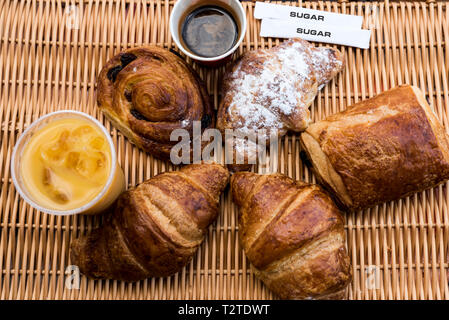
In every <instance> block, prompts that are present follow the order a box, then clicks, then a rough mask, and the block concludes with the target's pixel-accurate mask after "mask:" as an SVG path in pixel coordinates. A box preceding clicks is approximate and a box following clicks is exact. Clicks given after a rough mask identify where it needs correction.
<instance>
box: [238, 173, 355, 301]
mask: <svg viewBox="0 0 449 320" xmlns="http://www.w3.org/2000/svg"><path fill="white" fill-rule="evenodd" d="M231 190H232V197H233V199H234V202H235V203H236V204H237V205H238V207H239V209H240V210H239V236H240V241H241V244H242V246H243V249H244V251H245V253H246V256H247V257H248V259H249V261H250V262H251V264H252V265H253V267H254V268H255V274H256V275H257V276H258V277H259V278H260V279H261V280H262V281H263V282H264V283H265V284H266V285H267V287H268V288H269V289H271V290H273V292H275V293H276V294H277V295H279V296H280V297H281V298H283V299H338V298H343V297H344V293H345V288H346V286H347V285H348V284H349V282H350V281H351V278H352V276H351V267H350V262H349V257H348V254H347V251H346V248H345V231H344V222H343V216H342V214H341V212H340V211H339V210H338V208H337V207H336V206H335V204H334V203H333V202H332V200H331V198H330V197H329V196H328V195H327V194H326V193H325V192H324V191H323V190H322V189H321V188H320V187H319V186H318V185H311V184H307V183H302V182H295V181H294V180H292V179H290V178H289V177H287V176H284V175H281V174H272V175H258V174H255V173H250V172H238V173H235V174H234V175H233V176H232V177H231Z"/></svg>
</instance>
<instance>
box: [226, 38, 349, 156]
mask: <svg viewBox="0 0 449 320" xmlns="http://www.w3.org/2000/svg"><path fill="white" fill-rule="evenodd" d="M331 51H332V49H327V48H324V47H323V48H315V47H314V46H313V45H311V44H309V43H308V42H306V41H303V40H300V39H294V40H293V39H292V40H288V41H285V42H284V43H282V44H281V45H279V46H277V47H273V48H271V49H266V50H258V51H253V52H250V53H248V54H247V56H244V58H242V60H241V61H240V62H239V63H238V65H237V66H236V68H235V69H234V71H233V72H232V73H231V74H230V75H229V77H228V79H227V81H228V83H227V88H228V89H227V91H226V92H225V97H224V99H225V101H228V103H227V106H226V107H227V113H228V115H227V116H228V120H227V128H232V129H234V130H235V131H237V132H238V133H240V134H243V135H247V134H249V133H250V132H252V131H254V130H258V129H268V130H267V135H268V134H269V132H270V131H269V130H270V129H278V130H279V131H278V132H281V134H282V132H285V131H287V130H294V131H302V130H304V129H305V128H306V127H307V124H308V122H309V121H310V119H309V111H308V107H309V105H310V103H311V102H312V101H313V99H314V97H315V96H316V93H317V87H318V86H323V85H324V84H325V82H327V81H328V80H330V79H328V78H330V75H331V74H332V72H334V71H335V70H336V69H338V66H341V65H342V62H341V61H339V60H338V59H336V57H335V55H334V54H333V53H331ZM337 62H338V63H340V65H338V63H337ZM337 71H338V70H337ZM332 76H333V75H332ZM226 98H230V99H226ZM222 129H223V128H222ZM243 147H244V144H243V143H242V142H240V144H239V145H238V146H236V151H237V152H242V149H244V148H243ZM249 149H253V148H249Z"/></svg>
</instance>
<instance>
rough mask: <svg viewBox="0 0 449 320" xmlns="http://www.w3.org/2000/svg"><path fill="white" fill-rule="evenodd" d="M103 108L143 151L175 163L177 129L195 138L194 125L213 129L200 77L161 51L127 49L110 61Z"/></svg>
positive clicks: (102, 80)
mask: <svg viewBox="0 0 449 320" xmlns="http://www.w3.org/2000/svg"><path fill="white" fill-rule="evenodd" d="M97 100H98V106H99V107H100V109H101V110H102V111H103V112H104V113H105V115H106V116H107V117H108V118H109V119H110V120H111V121H112V123H113V124H114V125H115V126H116V127H117V128H119V129H120V131H121V132H122V133H123V134H124V135H125V136H127V137H128V139H130V140H131V141H132V142H133V143H134V144H135V145H137V146H138V147H139V148H141V149H143V150H145V151H146V152H148V153H151V154H152V155H154V156H155V157H157V158H160V159H170V150H171V147H172V146H173V145H175V144H176V143H177V141H170V134H171V133H172V131H173V130H175V129H186V130H189V131H190V134H191V136H192V126H193V121H201V127H202V130H204V129H206V128H208V127H213V126H214V124H215V117H214V113H213V108H212V106H211V104H210V101H209V97H208V95H207V93H206V89H205V88H204V86H203V84H202V82H201V81H200V79H199V78H198V76H197V75H196V74H195V72H194V71H193V70H192V69H191V68H190V67H189V66H188V65H187V64H186V63H185V62H184V60H182V59H181V58H179V57H178V56H176V55H175V54H173V53H171V52H169V51H167V50H164V49H162V48H159V47H154V46H147V47H139V48H131V49H127V50H125V51H123V52H121V53H119V54H118V55H116V56H115V57H113V58H112V59H111V60H109V61H108V62H107V63H106V65H105V66H104V67H103V69H102V70H101V72H100V75H99V78H98V96H97Z"/></svg>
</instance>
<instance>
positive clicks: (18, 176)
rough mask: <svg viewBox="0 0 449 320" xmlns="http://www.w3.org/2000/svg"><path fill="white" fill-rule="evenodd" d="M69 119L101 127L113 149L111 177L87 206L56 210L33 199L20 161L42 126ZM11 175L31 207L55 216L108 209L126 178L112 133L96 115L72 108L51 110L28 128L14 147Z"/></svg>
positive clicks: (109, 176) (123, 188)
mask: <svg viewBox="0 0 449 320" xmlns="http://www.w3.org/2000/svg"><path fill="white" fill-rule="evenodd" d="M67 118H78V119H79V118H81V119H84V120H88V121H89V122H90V123H92V124H93V125H94V126H96V127H98V128H99V129H100V130H101V131H102V132H103V134H104V137H105V138H106V141H107V142H108V145H109V151H110V152H111V161H112V163H111V171H110V172H109V175H108V179H107V181H106V184H105V186H104V187H103V189H102V190H101V191H100V193H99V194H98V195H97V196H95V198H93V199H92V200H91V201H89V202H88V203H86V204H85V205H83V206H81V207H79V208H75V209H71V210H54V209H51V208H46V207H43V206H41V205H40V204H39V199H34V198H33V196H32V194H31V193H30V192H29V191H28V190H27V187H26V185H25V183H24V182H23V180H24V177H22V173H21V160H22V154H23V151H24V149H25V147H26V145H27V143H28V142H29V141H30V139H31V137H32V136H33V135H34V134H35V133H36V132H38V131H39V129H41V128H43V127H44V126H46V125H47V124H48V123H50V122H52V121H54V120H59V119H67ZM11 175H12V181H13V183H14V186H15V187H16V189H17V191H18V192H19V194H20V195H21V196H22V198H23V199H24V200H25V201H26V202H27V203H29V204H30V205H31V206H32V207H34V208H35V209H37V210H39V211H43V212H45V213H49V214H54V215H72V214H78V213H82V214H97V213H100V212H102V211H104V210H105V209H107V208H108V207H109V206H110V205H111V204H112V203H113V202H114V201H115V200H116V199H117V197H118V196H119V195H120V194H121V193H122V192H123V191H124V190H125V177H124V175H123V171H122V168H120V165H119V164H118V161H117V154H116V152H115V146H114V144H113V142H112V138H111V136H110V135H109V133H108V131H107V130H106V128H105V127H104V126H103V125H102V124H101V123H100V122H99V121H98V120H96V119H95V118H93V117H91V116H90V115H88V114H86V113H83V112H79V111H72V110H62V111H56V112H52V113H49V114H47V115H45V116H43V117H41V118H39V119H38V120H36V121H35V122H33V123H32V124H31V125H30V127H29V128H27V129H26V130H25V131H24V132H23V134H22V135H21V136H20V137H19V140H18V141H17V143H16V145H15V146H14V150H13V153H12V159H11Z"/></svg>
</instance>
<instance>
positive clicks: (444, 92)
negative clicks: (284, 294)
mask: <svg viewBox="0 0 449 320" xmlns="http://www.w3.org/2000/svg"><path fill="white" fill-rule="evenodd" d="M291 3H292V4H294V5H302V6H305V7H310V8H314V9H320V10H328V11H333V12H341V13H349V14H358V15H363V16H364V28H370V29H371V30H372V31H373V34H372V38H371V49H369V50H360V49H354V48H349V47H340V46H337V47H338V48H339V49H340V50H342V51H343V52H344V54H345V57H346V61H347V65H346V68H345V70H344V72H343V73H341V74H340V75H339V76H338V77H337V78H336V79H335V80H333V81H332V82H331V83H330V84H328V85H327V86H326V87H325V88H324V89H323V90H322V91H321V92H320V93H319V94H318V96H317V98H316V100H315V102H314V104H313V105H312V107H311V114H312V117H313V119H314V120H319V119H322V118H323V117H325V116H326V115H329V114H332V113H335V112H338V111H340V110H344V109H345V108H346V106H348V105H350V104H353V103H355V102H357V101H360V100H363V99H366V98H368V97H371V96H373V95H375V94H377V93H379V92H381V91H383V90H386V89H388V88H391V87H394V86H397V85H399V84H403V83H409V84H413V85H417V86H418V87H420V88H421V89H422V90H424V91H425V92H426V94H427V96H428V98H429V101H430V102H431V104H432V106H433V108H434V110H435V112H436V114H437V115H438V117H439V119H440V120H441V121H442V122H443V124H444V126H445V127H446V128H449V123H448V120H449V117H448V110H449V103H448V101H449V86H448V74H449V4H448V3H446V2H443V1H426V2H409V1H395V2H393V1H392V2H388V1H387V2H349V1H340V2H330V1H304V2H301V1H299V2H296V3H295V2H291ZM173 4H174V1H168V0H166V1H164V0H158V1H155V0H126V1H125V0H122V1H119V0H104V1H100V0H98V1H95V0H76V1H75V0H72V1H68V0H67V1H61V0H51V1H50V0H49V1H44V0H34V1H26V0H23V1H9V0H8V1H0V39H1V40H0V41H1V42H0V79H1V82H0V106H1V111H0V124H1V133H0V140H1V147H0V172H1V182H0V188H1V189H0V220H1V225H0V271H1V274H0V299H271V298H275V297H274V296H273V295H272V294H271V293H270V292H269V291H268V290H267V289H266V288H265V287H264V286H263V284H262V283H261V282H260V281H259V280H257V279H256V278H255V277H254V274H253V272H252V271H251V269H250V266H249V263H248V261H247V260H246V258H245V257H244V255H243V253H242V250H241V248H240V245H239V242H238V227H237V210H236V208H235V206H234V205H233V203H232V201H231V199H230V195H229V193H225V194H224V195H222V198H221V208H220V216H219V218H218V220H217V222H216V223H215V224H214V225H213V226H211V227H210V230H209V234H208V236H207V238H206V239H205V241H204V243H203V245H202V246H201V248H200V250H199V251H198V253H197V255H196V256H195V258H194V260H193V261H192V263H191V264H189V265H188V266H187V267H186V268H184V270H183V271H182V272H180V273H178V274H176V275H174V276H172V277H168V278H160V279H147V280H144V281H140V282H136V283H125V282H119V281H94V280H88V279H87V278H85V277H81V283H80V288H79V289H71V290H69V289H68V288H67V287H66V285H65V281H66V278H67V275H66V267H67V266H68V265H69V264H70V262H69V255H68V252H69V251H68V248H69V244H70V241H71V240H72V239H74V238H76V237H78V236H79V235H81V234H85V233H87V232H88V231H89V230H91V229H92V228H94V227H96V226H97V225H98V224H99V223H100V218H98V217H84V216H75V217H73V216H71V217H56V216H50V215H46V214H43V213H40V212H37V211H36V210H34V209H32V208H31V207H30V206H29V205H27V204H25V203H24V201H23V200H22V199H21V198H20V197H19V195H18V193H17V192H16V191H15V189H14V186H13V184H12V181H11V175H10V165H11V163H10V161H11V152H12V148H13V146H14V144H15V142H16V140H17V138H18V136H19V135H20V134H21V133H22V132H23V131H24V129H25V128H27V126H28V125H29V124H30V123H31V122H33V121H34V120H36V119H37V118H38V117H40V116H42V115H44V114H46V113H48V112H51V111H55V110H60V109H74V110H80V111H84V112H87V113H89V114H91V115H93V116H95V117H96V118H97V119H99V120H100V121H101V122H102V123H104V124H105V126H106V127H107V128H108V129H109V130H110V132H111V135H112V137H113V140H114V142H115V144H116V146H117V150H118V157H119V161H120V164H121V166H122V168H123V170H124V172H125V177H126V179H127V183H128V185H129V186H133V185H135V184H136V183H139V182H141V181H143V180H145V179H147V178H150V177H152V176H154V175H155V174H157V173H160V172H163V171H167V170H174V167H173V166H172V165H170V164H168V163H166V162H162V161H157V160H154V159H153V158H152V157H151V156H149V155H147V154H145V153H143V152H141V151H140V150H138V149H137V148H135V147H133V146H132V145H131V144H130V143H129V142H128V141H127V139H125V138H124V137H123V135H121V134H120V132H118V131H117V130H116V129H115V128H113V127H112V126H111V124H110V123H109V122H108V121H107V120H105V118H104V116H103V115H102V113H101V112H99V110H98V108H97V106H96V102H95V101H96V97H95V82H96V76H97V74H98V73H99V70H100V69H101V68H102V66H103V65H104V63H105V62H106V61H107V59H108V58H110V57H112V56H113V55H114V54H116V53H118V52H119V51H120V50H122V49H125V48H128V47H132V46H139V45H144V44H155V45H159V46H163V47H165V48H167V49H170V48H174V45H173V42H172V40H171V38H170V33H169V30H168V19H169V14H170V11H171V9H172V8H173ZM69 6H70V7H71V8H73V7H75V8H77V10H78V11H77V12H78V14H79V18H80V19H79V25H78V27H79V29H71V28H70V23H69V22H70V21H71V20H70V18H71V17H72V16H71V14H70V13H67V10H68V9H67V8H68V7H69ZM243 6H244V7H245V9H246V11H247V18H248V30H247V33H246V37H245V40H244V42H243V44H242V46H241V47H240V49H239V51H238V53H239V54H241V53H243V52H244V51H246V50H251V49H255V48H261V47H271V46H273V45H276V44H278V43H279V41H278V40H273V39H267V38H260V37H259V36H258V33H259V28H260V22H258V21H256V20H254V18H253V10H254V4H253V3H251V2H243ZM72 14H73V13H72ZM72 26H73V24H72ZM194 68H195V69H196V70H197V71H198V72H199V74H200V76H201V77H202V78H203V79H204V80H205V82H206V83H207V89H208V91H209V93H210V94H211V96H212V98H213V101H214V105H215V107H217V106H218V103H219V99H220V97H219V94H218V92H219V88H220V78H221V75H222V73H223V70H224V68H219V69H205V68H202V67H198V66H197V65H194ZM281 148H282V152H281V153H280V157H279V161H280V167H279V168H280V171H281V172H283V173H285V174H287V175H289V176H291V177H293V178H295V179H302V180H305V181H310V182H314V181H315V178H314V177H313V175H312V174H311V173H310V171H309V170H308V169H307V168H306V167H305V166H304V165H303V163H302V162H301V159H300V156H299V155H300V149H299V141H298V135H292V134H290V135H288V136H286V137H285V138H283V139H282V143H281ZM448 205H449V184H448V183H446V184H444V185H442V186H439V187H437V188H435V189H433V190H429V191H425V192H421V193H419V194H416V195H413V196H411V197H409V198H407V199H403V200H400V201H395V202H391V203H386V204H383V205H381V206H378V207H376V208H374V209H371V210H366V211H364V212H358V213H353V214H347V215H346V225H345V228H346V232H347V246H348V250H349V254H350V257H351V260H352V264H353V273H354V280H353V283H352V284H351V285H350V287H349V289H348V293H347V295H348V298H349V299H449V287H448V253H449V244H448V243H449V214H448ZM369 270H375V271H376V272H377V273H375V275H378V276H379V278H378V279H377V280H379V281H378V282H377V287H376V286H375V287H374V288H373V287H372V286H370V285H369V284H370V283H371V282H370V281H371V280H373V279H372V278H370V275H372V273H370V272H368V271H369ZM374 280H376V279H374Z"/></svg>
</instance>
